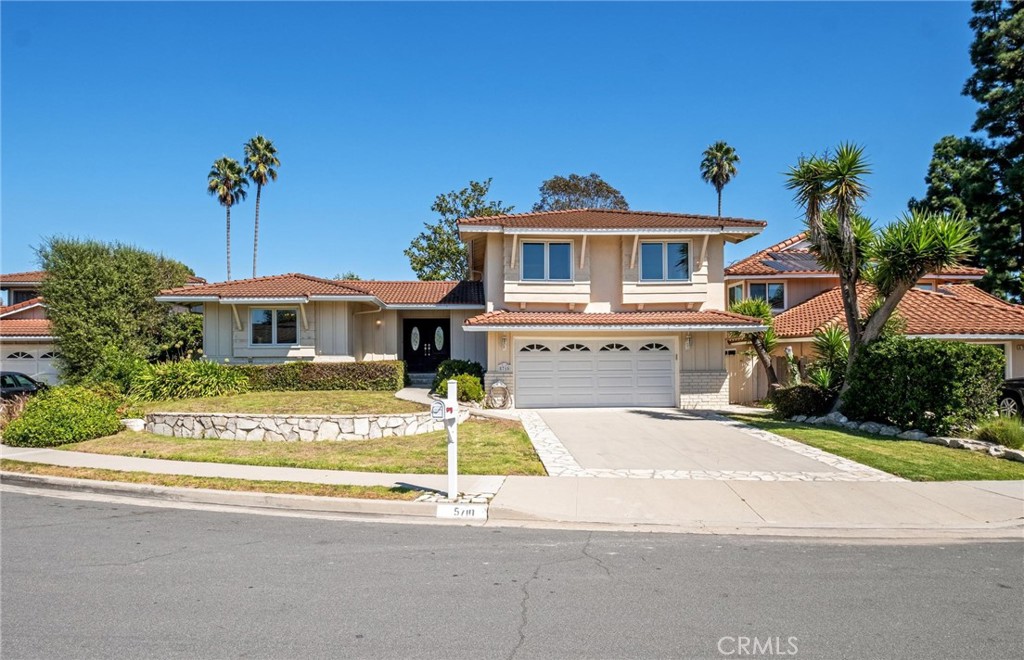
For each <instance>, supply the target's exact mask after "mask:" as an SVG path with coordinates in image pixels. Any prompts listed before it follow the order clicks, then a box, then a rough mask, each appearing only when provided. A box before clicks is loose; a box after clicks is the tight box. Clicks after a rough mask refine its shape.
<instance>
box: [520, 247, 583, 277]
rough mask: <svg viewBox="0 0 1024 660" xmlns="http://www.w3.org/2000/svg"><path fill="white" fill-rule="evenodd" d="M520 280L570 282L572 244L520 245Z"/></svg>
mask: <svg viewBox="0 0 1024 660" xmlns="http://www.w3.org/2000/svg"><path fill="white" fill-rule="evenodd" d="M521 256H522V259H520V263H521V265H522V279H524V280H531V281H539V282H545V281H547V282H568V281H571V280H572V243H567V242H565V243H563V242H558V243H556V242H544V243H539V242H532V241H530V242H528V241H523V243H522V255H521Z"/></svg>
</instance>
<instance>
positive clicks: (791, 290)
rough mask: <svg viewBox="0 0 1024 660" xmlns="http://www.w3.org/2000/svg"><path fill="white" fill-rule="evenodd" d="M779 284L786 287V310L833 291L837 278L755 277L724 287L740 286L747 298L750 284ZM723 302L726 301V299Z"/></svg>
mask: <svg viewBox="0 0 1024 660" xmlns="http://www.w3.org/2000/svg"><path fill="white" fill-rule="evenodd" d="M780 282H781V283H783V284H785V286H786V309H789V308H790V307H795V306H797V305H799V304H800V303H802V302H805V301H807V300H810V299H811V298H813V297H814V296H816V295H818V294H819V293H821V292H823V291H828V290H829V289H834V288H835V287H837V286H839V278H837V277H799V278H788V279H779V278H774V279H758V278H756V277H751V278H748V279H744V280H729V282H728V283H727V284H726V286H727V287H732V286H736V285H737V284H738V285H740V286H742V287H743V297H744V298H746V297H748V296H749V288H748V287H749V285H750V284H766V283H772V284H778V283H780ZM725 300H727V298H726V299H725Z"/></svg>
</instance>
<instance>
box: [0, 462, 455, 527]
mask: <svg viewBox="0 0 1024 660" xmlns="http://www.w3.org/2000/svg"><path fill="white" fill-rule="evenodd" d="M0 485H3V486H21V487H23V488H42V489H48V490H62V491H76V492H86V493H93V494H97V495H113V496H118V497H133V498H137V499H140V500H143V499H156V500H163V501H168V502H180V503H187V504H209V505H218V506H235V507H249V508H261V509H279V510H285V511H305V512H312V513H347V514H357V515H369V516H402V517H413V518H429V519H431V520H434V519H435V516H436V513H437V505H436V504H434V503H429V502H407V501H396V500H360V499H355V498H347V497H319V496H315V495H287V494H278V493H260V492H255V491H232V490H212V489H209V488H174V487H171V486H154V485H150V484H130V483H122V482H117V481H99V480H94V479H75V478H73V477H52V476H48V475H38V474H32V475H30V474H23V473H20V472H0Z"/></svg>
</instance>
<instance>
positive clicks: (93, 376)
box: [81, 345, 149, 394]
mask: <svg viewBox="0 0 1024 660" xmlns="http://www.w3.org/2000/svg"><path fill="white" fill-rule="evenodd" d="M147 369H149V362H147V361H146V360H144V359H142V358H141V357H139V356H138V355H136V354H134V353H131V352H129V351H122V350H120V349H119V348H117V347H116V346H114V345H107V346H106V347H105V348H104V349H103V351H102V352H101V355H100V359H99V360H98V361H97V362H96V365H95V366H94V367H93V368H92V370H91V371H90V372H89V373H88V374H87V375H86V376H85V378H83V379H82V381H81V384H82V385H86V386H88V387H92V388H94V389H95V387H96V386H97V385H99V386H101V387H102V388H104V389H106V388H109V387H114V388H116V389H117V391H118V392H119V393H121V394H128V393H129V392H131V391H132V388H133V387H134V385H135V380H136V379H137V378H139V376H141V375H142V374H143V373H144V372H145V371H146V370H147Z"/></svg>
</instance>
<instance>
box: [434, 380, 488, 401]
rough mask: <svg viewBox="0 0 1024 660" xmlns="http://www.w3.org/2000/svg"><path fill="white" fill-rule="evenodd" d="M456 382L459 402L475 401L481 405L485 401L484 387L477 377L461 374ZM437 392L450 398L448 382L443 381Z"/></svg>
mask: <svg viewBox="0 0 1024 660" xmlns="http://www.w3.org/2000/svg"><path fill="white" fill-rule="evenodd" d="M455 382H456V383H457V385H458V394H459V401H475V402H477V403H480V402H481V401H483V400H484V386H483V383H481V382H480V379H479V378H477V377H476V376H474V375H472V374H459V375H458V376H456V377H455ZM436 392H437V394H439V395H441V396H448V381H447V380H442V381H441V385H440V387H438V388H437V390H436Z"/></svg>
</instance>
